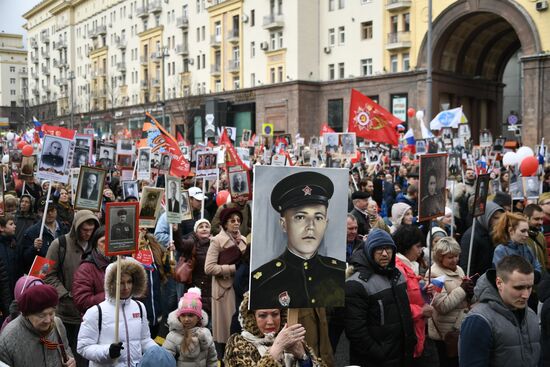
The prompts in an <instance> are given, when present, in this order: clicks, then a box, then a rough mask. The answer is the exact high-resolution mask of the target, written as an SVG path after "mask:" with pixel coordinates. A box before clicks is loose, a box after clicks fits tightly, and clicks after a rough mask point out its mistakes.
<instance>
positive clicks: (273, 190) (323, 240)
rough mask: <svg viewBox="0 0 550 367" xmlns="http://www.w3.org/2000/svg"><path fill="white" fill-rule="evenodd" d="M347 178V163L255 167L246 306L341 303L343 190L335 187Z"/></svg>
mask: <svg viewBox="0 0 550 367" xmlns="http://www.w3.org/2000/svg"><path fill="white" fill-rule="evenodd" d="M347 180H348V170H346V169H327V168H317V169H315V170H312V169H311V168H305V167H270V166H256V167H255V168H254V189H253V192H254V195H255V196H254V202H253V205H254V207H253V209H252V213H254V214H253V215H254V218H253V221H252V223H253V227H252V237H253V238H261V239H262V240H261V241H258V242H255V245H254V246H252V252H251V264H250V268H251V269H252V271H251V273H250V281H251V288H250V289H251V305H250V306H251V309H260V308H280V307H290V308H304V307H329V306H342V305H343V303H344V291H343V286H344V278H345V276H344V269H345V251H344V249H345V248H344V247H343V246H339V245H338V244H339V243H343V242H344V241H345V237H346V233H345V228H346V226H345V221H346V212H347V210H346V206H347V197H346V195H347V194H346V190H338V189H335V188H338V187H346V186H347V182H348V181H347ZM304 269H305V270H304ZM307 274H316V275H313V276H312V278H308V277H307Z"/></svg>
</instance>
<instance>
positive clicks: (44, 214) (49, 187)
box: [38, 181, 52, 239]
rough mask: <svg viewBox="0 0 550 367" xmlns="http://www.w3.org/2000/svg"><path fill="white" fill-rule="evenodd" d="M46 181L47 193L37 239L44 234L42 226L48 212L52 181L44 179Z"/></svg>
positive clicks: (44, 223)
mask: <svg viewBox="0 0 550 367" xmlns="http://www.w3.org/2000/svg"><path fill="white" fill-rule="evenodd" d="M44 182H48V193H47V194H46V205H45V206H44V213H43V214H42V224H41V225H40V234H39V235H38V238H39V239H42V235H43V234H44V226H45V225H46V215H47V214H48V207H49V206H50V195H51V193H52V182H51V181H44Z"/></svg>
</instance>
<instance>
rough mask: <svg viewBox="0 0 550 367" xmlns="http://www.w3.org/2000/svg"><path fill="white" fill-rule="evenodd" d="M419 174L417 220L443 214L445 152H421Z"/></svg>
mask: <svg viewBox="0 0 550 367" xmlns="http://www.w3.org/2000/svg"><path fill="white" fill-rule="evenodd" d="M419 176H420V180H419V187H418V192H419V195H418V196H419V198H420V201H419V205H418V221H419V222H422V221H425V220H428V219H432V218H436V217H441V216H444V215H445V184H446V182H447V154H422V155H421V156H420V174H419Z"/></svg>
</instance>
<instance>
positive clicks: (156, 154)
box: [151, 150, 161, 169]
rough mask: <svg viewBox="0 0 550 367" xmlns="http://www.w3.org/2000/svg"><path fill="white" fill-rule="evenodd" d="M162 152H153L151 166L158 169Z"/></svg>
mask: <svg viewBox="0 0 550 367" xmlns="http://www.w3.org/2000/svg"><path fill="white" fill-rule="evenodd" d="M160 156H161V153H160V152H159V151H158V150H157V151H156V152H152V153H151V168H155V169H158V168H159V167H160Z"/></svg>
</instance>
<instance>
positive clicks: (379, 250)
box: [374, 246, 393, 254]
mask: <svg viewBox="0 0 550 367" xmlns="http://www.w3.org/2000/svg"><path fill="white" fill-rule="evenodd" d="M384 251H386V253H387V254H391V253H393V247H391V246H383V247H377V248H376V249H375V250H374V252H375V253H377V254H382V253H383V252H384Z"/></svg>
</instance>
